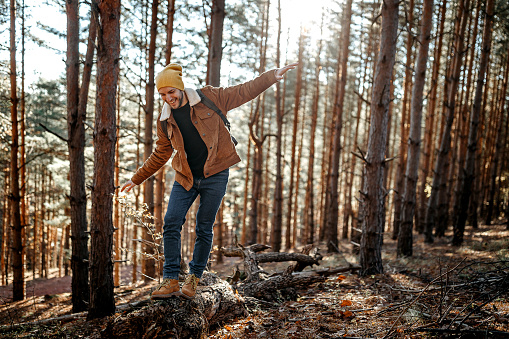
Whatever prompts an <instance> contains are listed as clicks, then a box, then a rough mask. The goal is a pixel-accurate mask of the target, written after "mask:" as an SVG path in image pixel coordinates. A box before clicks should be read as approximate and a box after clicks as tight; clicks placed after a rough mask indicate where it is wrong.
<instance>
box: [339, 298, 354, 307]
mask: <svg viewBox="0 0 509 339" xmlns="http://www.w3.org/2000/svg"><path fill="white" fill-rule="evenodd" d="M345 306H352V302H351V301H350V300H343V301H341V307H345Z"/></svg>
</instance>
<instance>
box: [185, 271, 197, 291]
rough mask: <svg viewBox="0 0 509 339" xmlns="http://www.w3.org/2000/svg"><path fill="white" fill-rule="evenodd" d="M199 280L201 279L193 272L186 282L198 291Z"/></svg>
mask: <svg viewBox="0 0 509 339" xmlns="http://www.w3.org/2000/svg"><path fill="white" fill-rule="evenodd" d="M198 281H199V279H198V278H197V277H196V276H195V275H194V274H191V275H188V276H187V278H186V282H185V284H186V285H191V288H192V289H193V291H196V289H197V288H198Z"/></svg>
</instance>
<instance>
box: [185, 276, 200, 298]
mask: <svg viewBox="0 0 509 339" xmlns="http://www.w3.org/2000/svg"><path fill="white" fill-rule="evenodd" d="M199 281H200V279H199V278H197V277H196V276H195V275H194V274H189V275H188V276H187V278H186V281H185V282H184V285H182V296H183V297H185V298H187V299H192V298H194V295H195V294H196V289H197V288H198V282H199Z"/></svg>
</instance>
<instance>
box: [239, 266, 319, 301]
mask: <svg viewBox="0 0 509 339" xmlns="http://www.w3.org/2000/svg"><path fill="white" fill-rule="evenodd" d="M306 273H307V272H306ZM325 280H326V278H325V277H323V276H321V275H318V274H299V273H297V274H296V273H292V267H291V266H290V267H289V268H288V269H287V271H285V272H284V273H283V274H281V275H278V276H274V277H270V278H267V279H265V280H260V281H258V282H251V283H249V284H240V285H239V286H238V290H239V292H240V293H241V294H242V295H245V296H250V297H254V298H258V299H262V300H267V301H281V300H284V299H288V298H287V295H288V294H290V295H296V291H295V290H294V287H297V286H309V285H311V284H314V283H317V282H324V281H325Z"/></svg>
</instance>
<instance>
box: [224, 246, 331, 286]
mask: <svg viewBox="0 0 509 339" xmlns="http://www.w3.org/2000/svg"><path fill="white" fill-rule="evenodd" d="M267 248H270V247H269V246H266V245H260V244H254V245H251V246H248V247H242V246H240V245H237V247H227V248H224V247H223V248H221V249H220V251H221V253H222V254H223V255H224V256H225V257H239V258H243V259H244V267H245V268H246V274H248V279H249V280H248V281H252V280H257V277H255V276H253V277H252V276H251V275H250V274H253V275H256V274H258V272H259V271H260V268H259V267H256V266H257V265H258V264H259V263H268V262H285V261H296V262H297V263H296V264H295V266H294V271H296V272H299V271H302V270H303V269H304V268H306V267H307V266H313V265H320V263H319V262H318V261H319V260H320V259H321V258H322V256H321V255H320V254H318V253H316V254H315V255H314V256H310V255H308V254H309V252H310V251H311V249H312V247H310V246H306V247H305V248H304V250H303V252H304V253H288V252H268V253H257V252H258V251H262V250H265V249H267ZM255 262H256V265H255Z"/></svg>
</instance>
